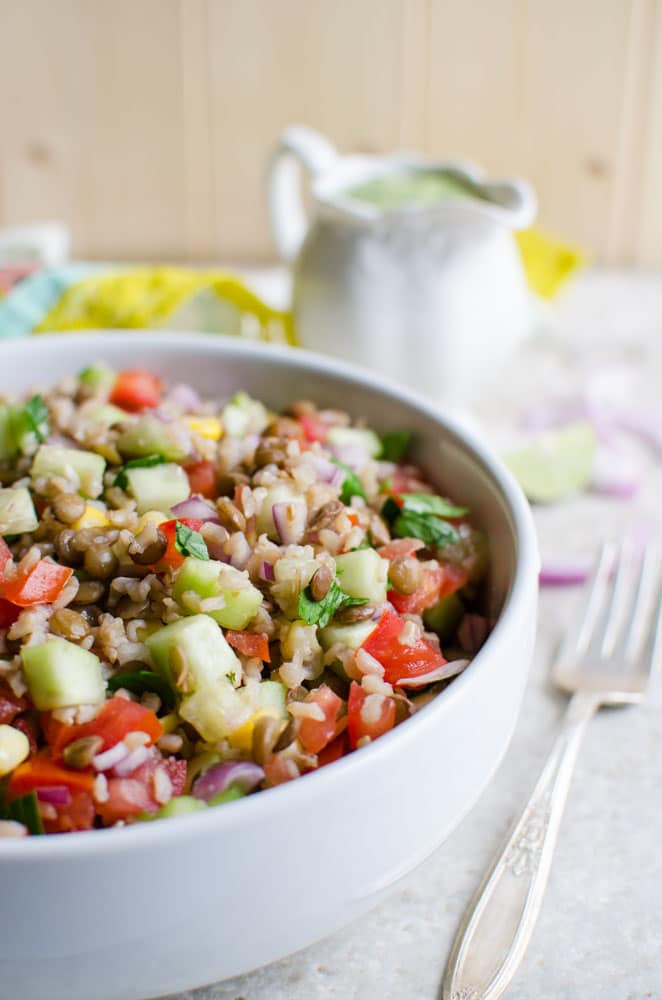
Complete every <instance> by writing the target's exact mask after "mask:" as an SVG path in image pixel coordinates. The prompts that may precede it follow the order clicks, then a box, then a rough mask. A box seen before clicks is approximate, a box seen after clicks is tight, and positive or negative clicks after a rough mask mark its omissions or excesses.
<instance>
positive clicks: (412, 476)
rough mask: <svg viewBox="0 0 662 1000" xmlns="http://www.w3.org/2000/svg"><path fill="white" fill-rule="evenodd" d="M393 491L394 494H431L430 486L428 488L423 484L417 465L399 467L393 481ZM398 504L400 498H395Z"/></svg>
mask: <svg viewBox="0 0 662 1000" xmlns="http://www.w3.org/2000/svg"><path fill="white" fill-rule="evenodd" d="M391 490H392V491H393V493H396V494H400V493H424V492H425V493H429V492H431V490H430V488H429V486H428V487H426V486H425V484H424V483H422V482H421V471H420V469H417V468H416V466H415V465H398V466H397V468H396V470H395V472H394V473H393V478H392V480H391ZM393 499H394V500H395V501H396V502H400V501H399V497H398V496H395V497H394V498H393Z"/></svg>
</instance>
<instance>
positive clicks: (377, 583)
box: [336, 549, 389, 604]
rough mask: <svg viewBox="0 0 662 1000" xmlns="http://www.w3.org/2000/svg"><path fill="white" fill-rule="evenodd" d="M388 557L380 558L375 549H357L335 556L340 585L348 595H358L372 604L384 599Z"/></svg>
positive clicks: (379, 602)
mask: <svg viewBox="0 0 662 1000" xmlns="http://www.w3.org/2000/svg"><path fill="white" fill-rule="evenodd" d="M388 565H389V564H388V559H382V557H381V556H380V555H379V553H378V552H376V551H375V549H357V550H356V551H355V552H346V553H345V554H344V555H341V556H336V572H337V574H338V581H339V583H340V586H341V587H342V589H343V590H344V591H345V593H346V594H349V596H350V597H360V598H364V599H365V600H368V601H370V602H371V603H372V604H381V603H382V602H383V601H385V600H386V585H387V580H388Z"/></svg>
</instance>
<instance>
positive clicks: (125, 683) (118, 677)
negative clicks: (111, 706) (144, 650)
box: [108, 670, 175, 708]
mask: <svg viewBox="0 0 662 1000" xmlns="http://www.w3.org/2000/svg"><path fill="white" fill-rule="evenodd" d="M119 688H126V689H127V691H131V692H132V693H133V694H145V692H147V691H153V692H154V694H158V696H159V698H160V699H161V701H162V702H163V704H164V705H165V707H166V708H174V707H175V692H174V691H173V689H172V687H171V686H170V684H168V682H167V680H165V678H164V677H160V676H159V675H158V674H155V673H152V671H151V670H138V671H136V672H135V673H130V674H114V675H113V676H112V677H110V678H109V680H108V690H109V691H117V690H118V689H119Z"/></svg>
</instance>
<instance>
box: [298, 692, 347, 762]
mask: <svg viewBox="0 0 662 1000" xmlns="http://www.w3.org/2000/svg"><path fill="white" fill-rule="evenodd" d="M305 700H306V702H307V703H308V704H313V705H317V707H318V708H319V709H321V711H322V712H323V713H324V718H323V719H306V718H303V719H301V720H300V722H299V732H298V738H299V743H300V744H301V746H302V747H303V749H304V750H305V751H306V753H319V752H320V750H322V749H323V748H324V747H325V746H326V745H327V744H328V743H330V742H331V740H332V739H334V737H335V736H337V735H338V713H339V712H340V709H341V708H342V706H343V700H342V698H339V697H338V695H337V694H336V693H335V691H332V690H331V688H330V687H329V685H328V684H321V685H320V686H319V687H318V688H315V690H314V691H311V692H310V694H309V695H307V696H306V699H305Z"/></svg>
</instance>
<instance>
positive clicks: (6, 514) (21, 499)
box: [0, 486, 39, 535]
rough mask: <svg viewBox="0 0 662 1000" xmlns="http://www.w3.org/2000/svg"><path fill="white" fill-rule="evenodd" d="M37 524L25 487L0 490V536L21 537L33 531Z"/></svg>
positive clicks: (30, 499)
mask: <svg viewBox="0 0 662 1000" xmlns="http://www.w3.org/2000/svg"><path fill="white" fill-rule="evenodd" d="M38 524H39V519H38V517H37V514H36V513H35V509H34V504H33V503H32V497H31V496H30V490H29V489H28V488H27V486H16V487H13V488H12V489H7V490H0V535H21V534H23V532H24V531H34V529H35V528H36V527H37V525H38Z"/></svg>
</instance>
